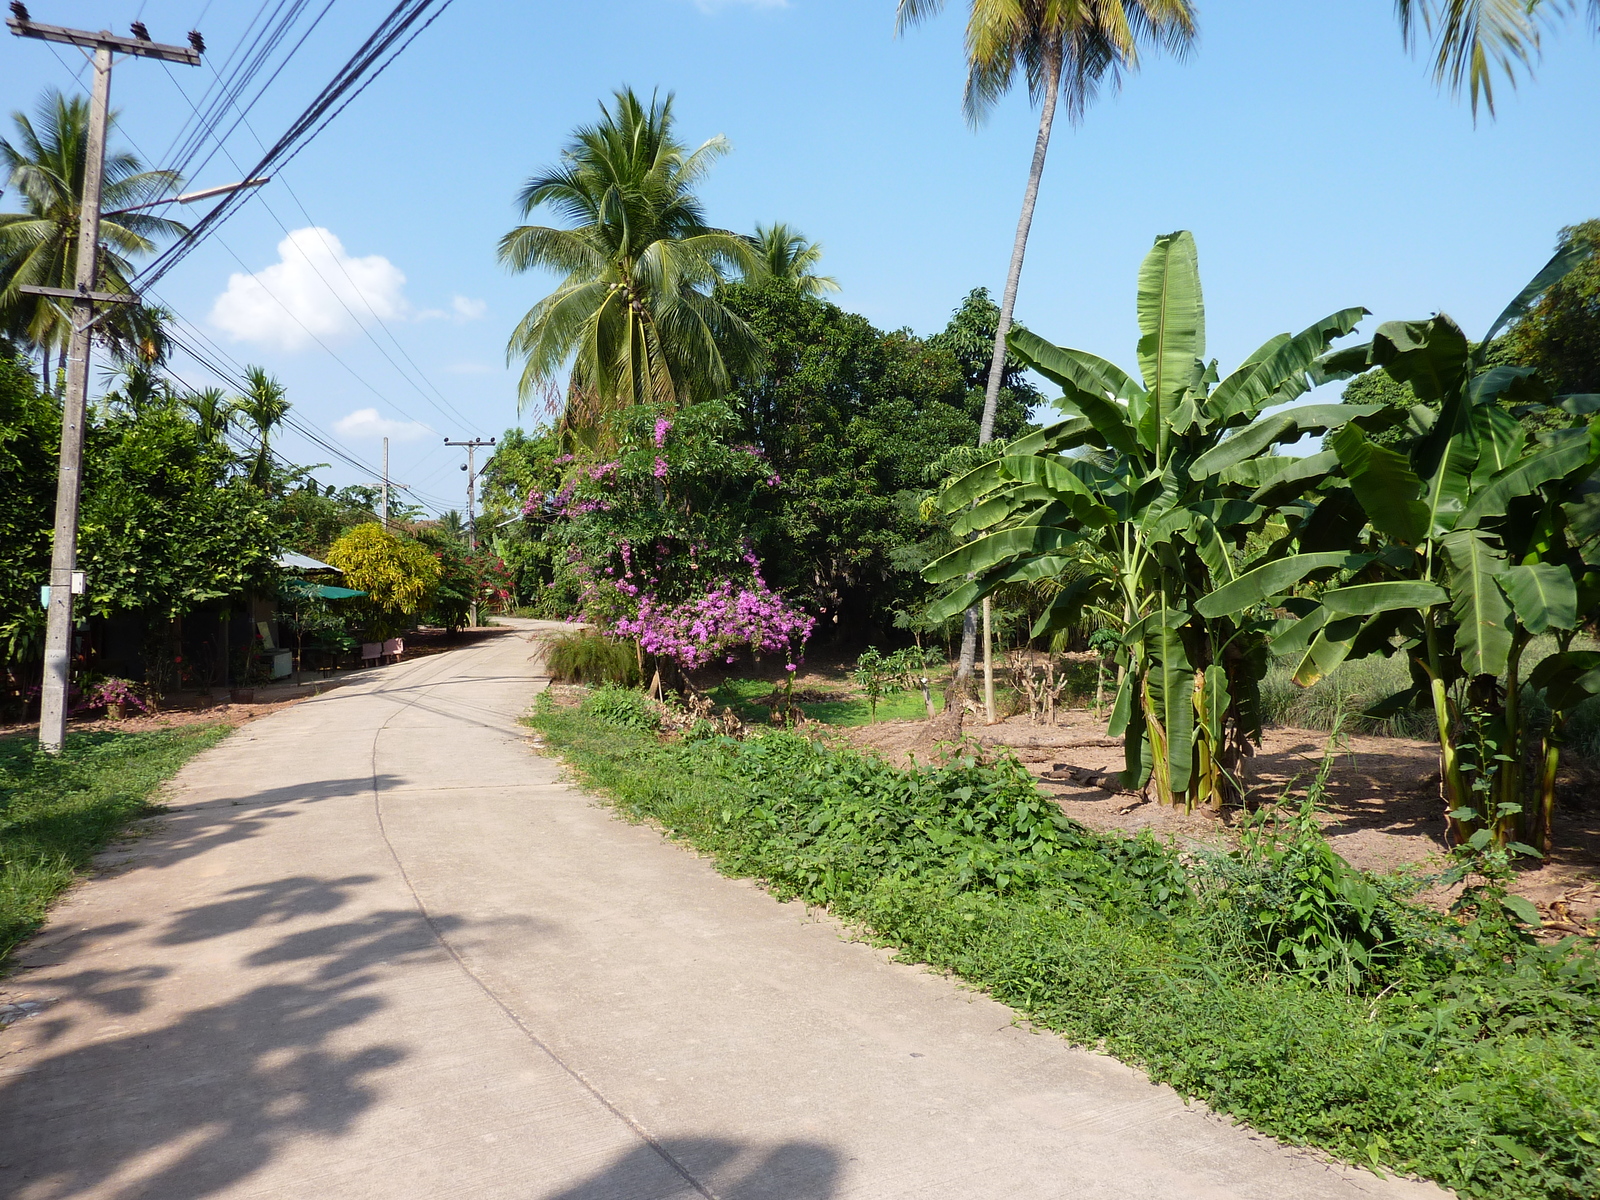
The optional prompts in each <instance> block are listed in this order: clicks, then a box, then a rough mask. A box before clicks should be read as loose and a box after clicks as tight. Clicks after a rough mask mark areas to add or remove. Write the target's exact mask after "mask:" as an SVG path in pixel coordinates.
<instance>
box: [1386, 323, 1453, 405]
mask: <svg viewBox="0 0 1600 1200" xmlns="http://www.w3.org/2000/svg"><path fill="white" fill-rule="evenodd" d="M1467 350H1468V345H1467V335H1466V334H1464V333H1462V332H1461V327H1460V326H1459V325H1457V324H1456V323H1455V322H1454V321H1452V320H1451V319H1450V318H1449V317H1447V316H1445V315H1444V314H1442V313H1441V314H1440V315H1439V316H1437V317H1434V318H1432V319H1431V320H1427V321H1386V322H1384V323H1383V324H1382V325H1380V326H1378V332H1377V333H1375V334H1373V336H1372V351H1371V361H1372V364H1373V365H1374V366H1379V367H1383V368H1384V369H1385V370H1387V371H1388V372H1389V374H1390V375H1391V376H1393V377H1394V378H1395V379H1398V380H1399V381H1400V382H1401V383H1409V384H1410V385H1411V390H1412V391H1413V392H1415V393H1416V394H1417V398H1418V399H1419V400H1428V401H1439V400H1445V399H1447V398H1449V397H1451V396H1453V395H1454V394H1455V393H1456V391H1457V389H1459V388H1460V386H1461V385H1462V383H1463V382H1464V381H1465V380H1466V378H1467V370H1468V360H1467Z"/></svg>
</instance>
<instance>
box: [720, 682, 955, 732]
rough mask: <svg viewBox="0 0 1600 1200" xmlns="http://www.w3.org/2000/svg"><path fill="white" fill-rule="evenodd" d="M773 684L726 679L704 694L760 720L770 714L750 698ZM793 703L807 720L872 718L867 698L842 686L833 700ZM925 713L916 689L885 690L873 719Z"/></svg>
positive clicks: (940, 701)
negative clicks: (864, 698)
mask: <svg viewBox="0 0 1600 1200" xmlns="http://www.w3.org/2000/svg"><path fill="white" fill-rule="evenodd" d="M775 686H779V685H775V684H773V683H772V682H771V681H770V680H764V679H728V680H724V681H723V682H722V683H720V684H718V685H717V686H716V687H714V688H712V689H711V691H710V692H708V693H707V695H709V696H710V697H711V699H712V701H713V702H715V704H716V705H717V707H718V708H719V709H720V708H721V707H722V706H723V705H727V706H728V707H730V708H732V709H733V711H734V712H735V713H736V714H737V715H738V717H739V719H740V720H742V721H747V722H750V723H753V724H762V723H764V722H765V721H766V720H767V717H768V716H769V715H770V710H769V709H767V708H764V707H762V706H761V705H759V704H752V703H751V701H752V700H759V699H761V698H763V697H766V696H769V695H771V694H772V689H773V688H774V687H775ZM795 707H796V708H798V709H799V710H800V711H801V712H802V713H803V714H805V715H806V716H807V717H809V718H810V719H811V720H813V721H820V722H821V723H822V724H824V725H866V724H869V723H871V722H872V720H873V714H872V709H871V707H870V706H869V705H868V704H867V702H866V701H865V700H863V699H860V698H859V697H857V696H854V695H852V694H850V693H849V692H847V691H844V690H843V689H841V690H840V691H839V696H838V699H836V700H814V701H810V702H807V703H801V704H797V705H796V706H795ZM933 708H934V711H935V712H941V711H943V709H944V696H943V695H942V694H941V689H935V690H934V694H933ZM927 715H928V710H927V708H926V707H925V706H924V705H923V703H922V693H921V692H920V691H915V692H889V693H888V694H886V695H884V696H883V697H882V698H881V699H880V700H879V701H878V712H877V718H876V719H877V720H879V721H903V720H921V719H923V718H925V717H926V716H927Z"/></svg>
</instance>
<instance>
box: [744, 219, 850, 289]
mask: <svg viewBox="0 0 1600 1200" xmlns="http://www.w3.org/2000/svg"><path fill="white" fill-rule="evenodd" d="M755 250H756V256H757V258H758V260H759V261H758V263H757V269H756V270H755V271H753V272H752V273H751V282H753V283H760V282H761V281H762V280H765V279H776V280H780V281H781V282H783V283H787V284H789V285H790V286H791V287H794V288H795V289H796V290H798V291H799V292H801V293H802V294H803V295H807V296H820V295H822V294H823V293H824V292H837V291H838V290H839V282H838V280H836V279H834V278H833V277H832V276H829V275H818V274H817V273H816V268H817V264H818V263H820V262H821V261H822V247H821V245H819V244H818V243H816V242H813V241H810V240H809V239H807V238H806V236H805V235H804V234H802V233H799V232H797V231H796V230H794V229H791V228H789V226H787V225H785V224H784V223H783V222H781V221H779V222H777V223H775V224H772V225H757V226H756V236H755Z"/></svg>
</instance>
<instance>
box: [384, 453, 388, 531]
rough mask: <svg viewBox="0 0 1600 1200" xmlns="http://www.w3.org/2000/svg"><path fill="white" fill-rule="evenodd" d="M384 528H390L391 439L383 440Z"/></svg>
mask: <svg viewBox="0 0 1600 1200" xmlns="http://www.w3.org/2000/svg"><path fill="white" fill-rule="evenodd" d="M383 527H384V528H385V529H387V528H389V439H388V438H384V439H383Z"/></svg>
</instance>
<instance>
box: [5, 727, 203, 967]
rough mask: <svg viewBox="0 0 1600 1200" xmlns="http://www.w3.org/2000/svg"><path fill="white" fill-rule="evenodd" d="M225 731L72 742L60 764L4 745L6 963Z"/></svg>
mask: <svg viewBox="0 0 1600 1200" xmlns="http://www.w3.org/2000/svg"><path fill="white" fill-rule="evenodd" d="M228 732H229V727H228V726H225V725H191V726H187V727H178V728H175V729H163V730H158V731H154V732H149V733H78V734H70V735H69V736H68V737H67V743H66V747H65V750H64V751H63V753H62V754H61V756H60V757H59V758H52V757H50V756H49V755H46V754H44V753H42V752H41V751H40V750H39V746H38V743H37V742H34V741H32V740H31V739H27V738H21V737H15V738H5V739H0V962H4V960H5V958H6V957H7V956H8V955H9V954H10V953H11V951H12V949H13V948H14V947H15V946H16V945H17V943H18V942H20V941H22V939H23V938H25V937H27V936H28V935H29V934H30V933H32V932H33V931H34V930H35V929H37V928H38V927H39V924H40V923H41V922H42V921H43V920H44V916H45V911H46V910H47V909H48V908H49V906H50V901H51V900H53V899H55V897H56V896H57V895H59V894H60V893H61V892H62V891H63V890H64V889H65V888H66V887H67V886H68V885H69V884H71V883H72V881H73V879H74V878H76V877H77V873H78V872H79V871H80V870H82V869H83V868H84V867H85V866H86V865H88V862H89V860H90V858H92V857H93V856H94V854H95V853H96V852H97V851H99V850H100V849H102V848H103V847H104V846H105V844H106V843H107V842H109V841H110V840H111V839H112V838H113V837H114V836H116V834H117V832H118V831H119V830H121V829H122V828H123V827H124V826H125V825H126V824H127V823H128V822H129V821H131V820H132V819H134V818H135V817H139V816H143V815H144V814H145V813H147V812H149V811H151V808H150V796H151V793H152V792H154V791H155V789H156V788H157V787H158V786H159V785H160V784H161V783H162V782H163V781H165V780H167V779H169V778H170V777H171V776H172V775H173V774H174V773H175V772H176V771H177V770H178V768H179V767H181V766H183V764H184V763H186V762H188V761H189V759H191V758H193V757H194V756H195V755H196V754H198V753H199V752H200V751H202V750H204V749H206V748H207V747H209V746H213V745H215V744H216V743H217V742H219V741H221V740H222V738H223V737H225V736H226V735H227V734H228Z"/></svg>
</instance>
